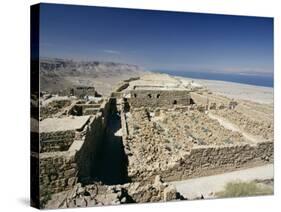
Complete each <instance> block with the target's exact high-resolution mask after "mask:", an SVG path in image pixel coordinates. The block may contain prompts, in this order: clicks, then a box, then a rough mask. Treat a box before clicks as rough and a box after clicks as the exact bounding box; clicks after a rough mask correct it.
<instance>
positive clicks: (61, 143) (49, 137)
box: [40, 130, 75, 152]
mask: <svg viewBox="0 0 281 212" xmlns="http://www.w3.org/2000/svg"><path fill="white" fill-rule="evenodd" d="M74 138H75V131H74V130H68V131H57V132H42V133H40V152H56V151H67V150H68V148H69V147H70V145H71V144H72V142H73V141H74Z"/></svg>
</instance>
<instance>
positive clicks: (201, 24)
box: [40, 4, 273, 74]
mask: <svg viewBox="0 0 281 212" xmlns="http://www.w3.org/2000/svg"><path fill="white" fill-rule="evenodd" d="M40 18H41V19H40V56H41V57H42V56H43V57H59V58H69V59H76V60H103V61H114V62H121V63H132V64H137V65H140V66H142V67H144V68H146V69H149V70H183V71H218V72H232V73H233V72H235V73H236V72H239V73H253V74H254V73H265V74H272V73H273V19H272V18H261V17H246V16H224V15H210V14H199V13H178V12H161V11H152V10H129V9H114V8H100V7H85V6H69V5H55V4H53V5H52V4H42V5H41V17H40Z"/></svg>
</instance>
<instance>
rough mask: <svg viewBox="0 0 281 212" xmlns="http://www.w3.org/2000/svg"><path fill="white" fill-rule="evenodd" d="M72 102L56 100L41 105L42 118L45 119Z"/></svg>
mask: <svg viewBox="0 0 281 212" xmlns="http://www.w3.org/2000/svg"><path fill="white" fill-rule="evenodd" d="M70 104H71V100H68V99H67V100H54V101H51V102H50V103H49V104H47V105H46V106H40V118H42V119H45V118H48V117H51V116H52V115H55V114H56V113H58V112H59V111H61V110H62V109H63V108H65V107H67V106H69V105H70Z"/></svg>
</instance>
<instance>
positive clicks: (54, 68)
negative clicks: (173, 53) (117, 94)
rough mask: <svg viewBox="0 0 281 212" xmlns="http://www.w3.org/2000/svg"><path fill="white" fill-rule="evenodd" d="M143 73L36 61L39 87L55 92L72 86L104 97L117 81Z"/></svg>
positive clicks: (96, 63)
mask: <svg viewBox="0 0 281 212" xmlns="http://www.w3.org/2000/svg"><path fill="white" fill-rule="evenodd" d="M143 72H144V71H143V70H142V69H141V68H140V67H138V66H136V65H131V64H121V63H113V62H99V61H88V62H85V61H73V60H63V59H56V58H43V59H41V60H40V88H41V90H42V91H50V92H58V91H60V90H63V89H67V88H70V87H72V86H75V85H84V86H94V87H95V88H96V89H97V91H98V92H99V93H101V94H103V95H108V93H109V92H110V91H111V89H112V87H113V86H114V85H115V84H116V83H117V82H119V81H120V80H123V79H128V78H129V77H134V76H140V75H142V73H143Z"/></svg>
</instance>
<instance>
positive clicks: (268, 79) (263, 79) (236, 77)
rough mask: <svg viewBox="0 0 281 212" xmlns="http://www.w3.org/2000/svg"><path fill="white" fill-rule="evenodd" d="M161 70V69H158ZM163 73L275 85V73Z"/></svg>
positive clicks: (267, 85) (259, 84)
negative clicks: (266, 74)
mask: <svg viewBox="0 0 281 212" xmlns="http://www.w3.org/2000/svg"><path fill="white" fill-rule="evenodd" d="M157 72H159V71H157ZM161 72H162V73H166V74H170V75H173V76H180V77H190V78H195V79H207V80H221V81H228V82H237V83H243V84H249V85H257V86H265V87H273V75H268V76H264V75H263V76H261V75H241V74H225V73H208V72H195V71H161Z"/></svg>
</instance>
